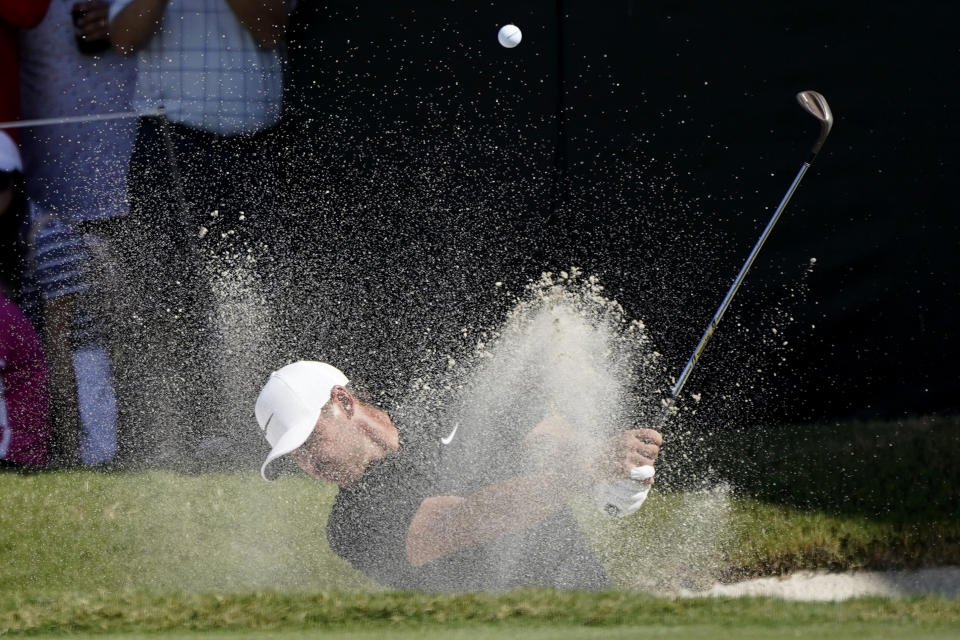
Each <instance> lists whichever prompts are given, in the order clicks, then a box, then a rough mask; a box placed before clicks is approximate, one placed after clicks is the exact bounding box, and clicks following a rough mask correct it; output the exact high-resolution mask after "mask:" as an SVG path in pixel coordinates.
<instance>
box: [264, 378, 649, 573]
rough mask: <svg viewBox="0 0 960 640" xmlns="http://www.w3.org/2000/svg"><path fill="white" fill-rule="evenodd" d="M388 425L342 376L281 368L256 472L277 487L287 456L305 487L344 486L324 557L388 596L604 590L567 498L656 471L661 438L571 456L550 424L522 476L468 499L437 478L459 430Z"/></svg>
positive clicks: (268, 394)
mask: <svg viewBox="0 0 960 640" xmlns="http://www.w3.org/2000/svg"><path fill="white" fill-rule="evenodd" d="M393 414H394V415H393V416H391V415H388V414H387V413H386V412H384V411H382V410H381V409H379V408H377V407H375V406H374V405H372V404H370V403H368V402H365V401H364V400H362V399H361V398H359V397H358V394H357V391H356V390H355V389H353V387H352V385H351V384H350V382H349V380H348V379H347V377H346V376H345V375H344V374H343V372H341V371H340V370H339V369H337V368H336V367H334V366H331V365H329V364H326V363H322V362H309V361H300V362H296V363H294V364H290V365H287V366H285V367H283V368H282V369H280V370H278V371H275V372H274V373H273V374H271V376H270V378H269V380H268V381H267V383H266V384H265V385H264V387H263V389H262V390H261V392H260V395H259V397H258V398H257V402H256V416H257V422H258V423H259V424H260V427H261V429H262V430H263V433H264V436H265V437H266V439H267V442H268V443H269V444H270V446H271V447H272V448H271V450H270V453H269V454H268V455H267V458H266V460H265V461H264V463H263V466H262V467H261V474H262V475H263V478H264V479H265V480H269V479H270V478H269V477H268V470H270V469H269V467H270V465H271V464H272V463H274V462H275V461H276V460H277V459H278V458H280V457H281V456H289V457H290V458H292V459H293V460H294V461H295V462H296V464H297V465H298V466H299V467H300V468H301V469H302V470H303V471H305V472H306V473H308V474H310V475H311V476H313V477H315V478H318V479H321V480H324V481H327V482H333V483H336V484H337V485H338V486H339V487H340V491H339V493H338V494H337V497H336V500H335V502H334V505H333V509H332V510H331V513H330V515H329V518H328V521H327V539H328V541H329V543H330V547H331V548H332V549H333V550H334V551H335V552H336V553H337V554H338V555H340V556H341V557H343V558H344V559H345V560H347V561H348V562H350V564H352V565H353V566H354V567H356V568H357V569H359V570H360V571H362V572H363V573H365V574H367V575H369V576H370V577H372V578H374V579H375V580H377V581H378V582H380V583H382V584H384V585H387V586H390V587H393V588H399V589H418V590H425V591H481V590H498V589H509V588H514V587H520V586H534V585H537V586H552V587H557V588H565V589H602V588H604V587H606V586H608V579H607V576H606V574H605V572H604V570H603V568H602V566H601V565H600V563H599V562H598V560H597V558H596V557H595V555H594V553H593V550H592V548H591V547H590V545H589V543H588V542H587V541H586V540H585V538H584V536H583V534H582V532H581V531H580V529H579V527H578V525H577V523H576V521H575V520H574V518H573V516H572V514H571V513H570V511H569V508H568V507H567V499H568V497H569V496H570V495H571V494H572V493H575V492H580V493H584V492H587V491H590V490H591V489H592V488H593V487H594V486H595V485H596V484H597V483H598V482H602V481H605V480H612V479H616V478H629V477H630V472H631V470H632V469H635V468H637V467H641V466H646V465H653V463H654V461H655V460H656V458H657V455H658V453H659V450H660V444H661V442H662V439H661V437H660V434H659V433H657V432H656V431H654V430H652V429H636V430H629V431H624V432H622V433H620V434H619V435H618V436H616V437H614V438H612V439H611V440H609V441H607V442H606V443H604V444H603V445H602V446H601V447H600V448H599V450H596V451H592V452H591V451H585V450H584V449H583V448H582V446H580V445H576V446H574V445H573V443H574V442H575V439H571V432H570V429H569V427H568V426H567V425H566V424H565V423H564V421H563V419H562V418H561V417H558V416H548V417H546V418H544V419H543V420H542V421H541V422H540V423H539V424H536V425H531V430H530V433H529V434H528V435H527V437H526V438H525V440H524V444H525V445H526V448H525V452H524V455H525V456H526V457H528V458H529V459H530V462H531V464H530V465H525V466H524V467H523V472H518V473H517V475H516V476H514V477H510V478H508V479H505V480H502V481H499V482H496V483H493V484H490V485H488V486H484V487H481V488H479V489H478V490H477V491H475V492H473V493H471V494H469V495H445V494H444V493H443V492H442V491H441V489H440V487H441V484H440V478H439V466H440V462H441V460H442V457H443V455H444V448H445V447H446V445H448V444H450V442H452V441H453V439H454V438H456V435H457V434H456V429H455V428H454V429H453V430H452V432H451V430H450V429H442V428H441V425H435V424H433V423H432V422H431V420H430V418H429V417H427V416H423V415H419V414H418V413H417V412H416V411H415V410H412V411H411V410H405V409H403V408H400V409H398V410H397V411H395V412H393ZM270 475H273V473H271V474H270ZM644 482H645V484H646V485H649V484H651V483H652V482H653V479H652V478H650V479H648V480H645V481H644ZM647 488H649V487H648V486H646V487H643V489H644V490H645V489H647ZM644 495H645V494H644ZM637 506H639V504H637Z"/></svg>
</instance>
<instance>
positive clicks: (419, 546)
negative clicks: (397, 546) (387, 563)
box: [406, 474, 571, 567]
mask: <svg viewBox="0 0 960 640" xmlns="http://www.w3.org/2000/svg"><path fill="white" fill-rule="evenodd" d="M570 490H571V488H570V487H567V486H564V483H562V482H561V481H560V479H559V478H558V477H557V476H555V475H553V474H550V475H547V474H543V475H533V476H522V477H517V478H512V479H510V480H506V481H504V482H500V483H497V484H494V485H490V486H489V487H484V488H483V489H481V490H480V491H478V492H477V493H475V494H473V495H471V496H468V497H466V498H462V497H460V496H434V497H431V498H427V499H426V500H424V501H423V502H422V503H420V508H419V509H417V512H416V514H414V516H413V520H412V521H411V523H410V528H409V529H408V530H407V544H406V552H407V562H409V563H410V565H411V566H413V567H419V566H422V565H425V564H427V563H428V562H432V561H433V560H436V559H437V558H440V557H443V556H445V555H447V554H449V553H454V552H456V551H459V550H460V549H463V548H465V547H468V546H471V545H477V544H484V543H486V542H489V541H491V540H494V539H496V538H498V537H500V536H502V535H505V534H507V533H511V532H513V531H517V530H519V529H523V528H524V527H528V526H530V525H531V524H534V523H536V522H539V521H540V520H543V519H544V518H546V517H547V516H549V515H550V514H552V513H553V512H555V511H556V510H557V509H559V508H560V507H561V506H562V505H563V504H565V503H566V496H567V495H568V494H569V491H570Z"/></svg>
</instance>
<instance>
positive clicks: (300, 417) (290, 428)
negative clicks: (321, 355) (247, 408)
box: [254, 360, 349, 481]
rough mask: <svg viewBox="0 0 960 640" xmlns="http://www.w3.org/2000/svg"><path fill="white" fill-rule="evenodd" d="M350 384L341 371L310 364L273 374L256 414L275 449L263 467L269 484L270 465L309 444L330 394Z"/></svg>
mask: <svg viewBox="0 0 960 640" xmlns="http://www.w3.org/2000/svg"><path fill="white" fill-rule="evenodd" d="M348 382H349V380H347V376H345V375H344V374H343V372H342V371H340V369H337V368H336V367H334V366H332V365H329V364H327V363H325V362H312V361H309V360H301V361H300V362H294V363H293V364H288V365H287V366H285V367H283V368H282V369H279V370H277V371H274V372H273V373H271V374H270V378H269V379H268V380H267V383H266V384H265V385H263V389H261V390H260V395H259V396H257V404H256V408H255V410H254V411H255V413H256V414H257V422H258V423H259V424H260V429H262V430H263V435H264V437H265V438H266V439H267V442H269V443H270V446H271V447H273V448H272V449H270V453H269V454H268V455H267V459H266V460H264V461H263V465H262V466H261V467H260V475H261V476H263V479H264V480H268V481H269V478H267V475H266V470H267V465H268V464H270V463H271V462H273V461H274V460H276V459H277V458H279V457H280V456H284V455H286V454H288V453H290V452H292V451H295V450H297V449H298V448H299V447H300V445H302V444H303V443H304V442H306V441H307V438H309V437H310V434H311V433H312V432H313V427H314V426H315V425H316V424H317V420H319V419H320V412H321V411H322V410H323V406H324V405H325V404H327V402H328V401H329V400H330V392H331V391H332V390H333V388H334V387H335V386H337V385H340V386H343V385H346V384H347V383H348Z"/></svg>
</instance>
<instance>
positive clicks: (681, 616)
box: [0, 589, 960, 637]
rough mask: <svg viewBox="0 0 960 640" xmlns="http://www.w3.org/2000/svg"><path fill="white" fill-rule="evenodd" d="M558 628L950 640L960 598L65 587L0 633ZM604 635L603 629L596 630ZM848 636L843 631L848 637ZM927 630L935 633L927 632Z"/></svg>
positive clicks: (7, 615)
mask: <svg viewBox="0 0 960 640" xmlns="http://www.w3.org/2000/svg"><path fill="white" fill-rule="evenodd" d="M544 628H553V629H566V630H568V631H569V630H571V629H586V628H593V629H601V630H603V629H607V630H611V629H615V628H621V629H622V628H631V629H633V630H637V629H652V628H659V629H661V630H663V631H664V632H665V633H668V632H672V633H673V634H674V635H676V634H677V632H678V631H680V630H697V629H700V630H702V631H704V635H709V634H707V633H706V631H707V630H710V629H712V630H713V633H723V632H724V630H726V631H727V632H729V631H736V632H737V633H739V630H740V629H754V630H756V631H763V630H766V631H767V632H777V633H782V632H784V631H790V632H795V631H797V630H799V629H804V628H807V629H815V628H820V629H828V628H841V629H842V628H849V629H851V631H852V632H853V631H856V630H858V629H859V630H874V631H876V630H881V629H885V628H886V629H888V630H892V629H900V630H901V631H902V630H906V629H911V631H910V633H911V636H916V635H917V634H922V633H925V632H927V633H930V634H940V633H942V634H943V635H942V636H941V637H947V636H946V632H947V631H952V633H957V632H958V631H960V601H957V600H944V599H940V598H930V597H926V598H914V599H909V600H884V599H876V598H867V599H860V600H853V601H849V602H845V603H830V604H826V603H789V602H782V601H777V600H770V599H713V598H708V599H670V598H658V597H652V596H644V595H639V594H635V593H625V592H605V593H596V594H585V593H575V592H557V591H553V590H545V589H538V590H525V591H515V592H509V593H505V594H500V595H477V594H459V595H425V594H410V593H378V594H356V593H354V594H336V593H326V594H301V595H297V594H281V593H277V592H260V593H249V594H219V595H214V594H206V595H200V594H197V595H174V594H168V595H151V594H143V593H124V594H102V593H101V594H90V595H84V596H80V595H70V594H61V595H60V596H58V597H56V598H51V597H23V596H5V597H4V598H2V599H0V633H4V634H30V635H37V634H64V633H69V634H75V633H122V634H129V633H154V632H177V633H181V634H183V633H186V632H215V631H258V632H264V631H288V632H294V631H299V630H308V629H309V630H314V631H317V630H326V631H332V632H338V633H343V632H353V633H356V632H361V631H369V632H370V633H371V634H372V633H377V632H378V631H377V630H378V629H379V630H380V631H379V633H380V634H381V635H382V634H383V633H384V632H385V630H387V629H389V632H390V634H391V635H393V634H394V633H395V632H401V631H407V632H408V633H410V634H413V633H417V634H420V633H423V632H424V631H425V630H428V631H431V632H437V631H440V630H444V629H445V630H458V629H459V630H463V631H465V632H470V631H471V630H472V632H473V633H474V635H473V636H470V637H482V636H483V635H485V632H487V631H498V632H500V633H503V632H505V631H507V630H511V631H510V633H511V635H513V631H524V630H525V631H527V632H530V633H532V634H534V637H536V634H538V633H539V632H540V631H542V630H543V629H544ZM598 635H599V634H598ZM841 637H843V636H841ZM931 637H934V636H933V635H931Z"/></svg>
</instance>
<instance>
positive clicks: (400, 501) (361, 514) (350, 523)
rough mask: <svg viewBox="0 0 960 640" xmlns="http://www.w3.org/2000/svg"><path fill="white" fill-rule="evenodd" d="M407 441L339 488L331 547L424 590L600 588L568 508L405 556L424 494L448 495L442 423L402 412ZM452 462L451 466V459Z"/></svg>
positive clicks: (393, 582)
mask: <svg viewBox="0 0 960 640" xmlns="http://www.w3.org/2000/svg"><path fill="white" fill-rule="evenodd" d="M394 424H396V425H397V428H398V430H399V431H400V438H401V440H400V448H399V450H398V451H397V452H395V453H394V454H391V455H390V456H388V457H387V458H385V459H383V460H380V461H378V462H377V463H374V464H373V465H371V467H370V468H368V469H367V472H366V473H365V474H364V476H363V477H362V478H361V479H360V480H359V481H357V482H355V483H354V484H351V485H349V486H347V487H343V488H342V489H341V490H340V492H339V493H338V495H337V498H336V501H335V502H334V505H333V509H332V511H331V513H330V517H329V520H328V522H327V539H328V541H329V543H330V547H331V548H332V549H333V550H334V551H335V552H336V553H337V554H338V555H340V556H341V557H342V558H344V559H346V560H347V561H348V562H350V564H352V565H353V566H354V567H356V568H357V569H359V570H360V571H362V572H363V573H365V574H366V575H368V576H370V577H372V578H373V579H375V580H377V581H378V582H380V583H381V584H383V585H386V586H389V587H392V588H395V589H414V590H422V591H490V590H502V589H510V588H514V587H521V586H551V587H557V588H565V589H601V588H604V587H606V586H608V579H607V576H606V573H605V572H604V570H603V568H602V567H601V566H600V563H599V562H598V561H597V559H596V557H595V555H594V553H593V550H592V549H591V548H590V545H589V543H588V542H587V541H586V540H585V539H584V537H583V533H582V532H581V531H580V528H579V526H578V525H577V523H576V521H575V520H574V518H573V516H572V514H571V513H570V511H569V510H568V509H566V508H564V509H561V510H558V511H557V512H556V513H555V514H553V515H552V516H551V517H549V518H547V519H546V520H543V521H541V522H538V523H536V524H535V525H532V526H530V527H527V528H526V529H523V530H521V531H518V532H515V533H513V534H510V535H507V536H503V537H502V538H500V539H498V540H495V541H493V542H491V543H489V544H486V545H482V546H473V547H469V548H466V549H463V550H461V551H459V552H456V553H452V554H448V555H446V556H443V557H441V558H439V559H437V560H434V561H433V562H430V563H428V564H426V565H424V566H422V567H418V568H414V567H411V566H410V564H409V563H408V562H407V560H406V537H407V530H408V529H409V527H410V522H411V521H412V520H413V516H414V514H415V513H416V512H417V509H418V508H419V507H420V503H421V502H423V500H424V499H425V498H428V497H431V496H435V495H444V492H443V491H442V487H443V484H442V483H441V478H440V469H441V465H440V462H441V458H442V456H443V455H444V453H445V452H444V450H443V445H442V444H441V443H440V438H441V437H442V436H443V435H447V434H445V433H444V434H440V433H438V430H437V426H436V423H435V422H431V421H430V420H428V419H417V418H415V417H410V416H408V415H406V414H403V413H400V412H398V414H397V418H396V419H395V420H394ZM446 468H450V467H449V465H446Z"/></svg>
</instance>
